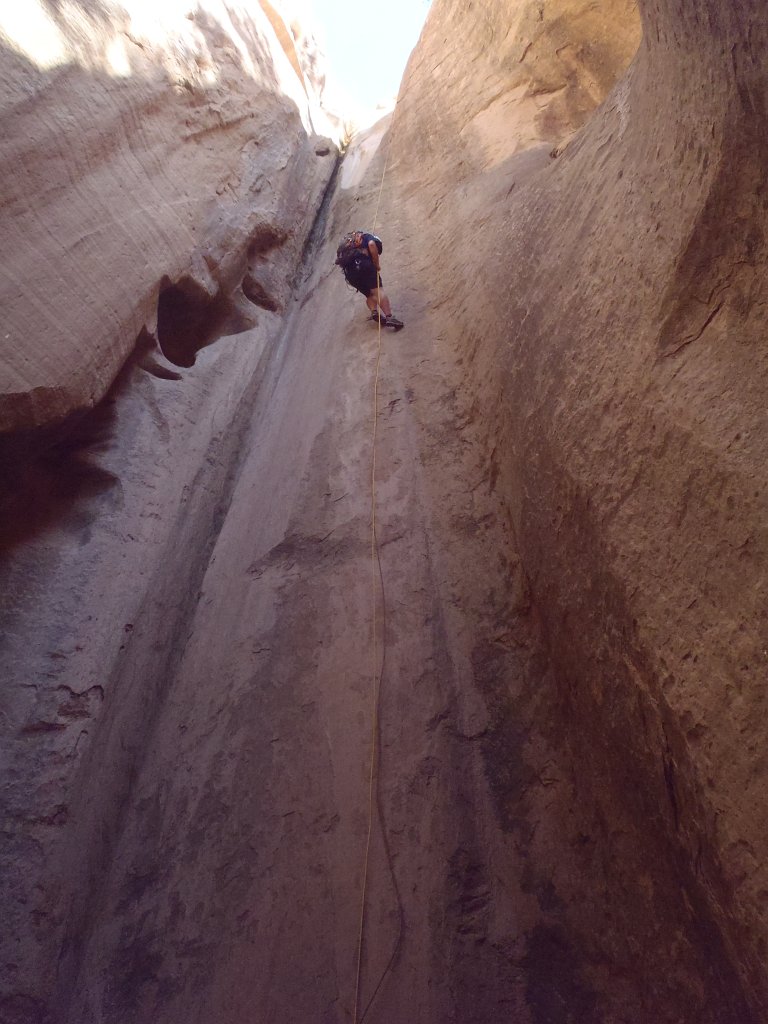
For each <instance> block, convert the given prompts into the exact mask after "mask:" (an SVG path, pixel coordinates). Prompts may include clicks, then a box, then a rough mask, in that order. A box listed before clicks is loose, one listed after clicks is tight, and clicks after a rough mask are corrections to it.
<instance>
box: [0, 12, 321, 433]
mask: <svg viewBox="0 0 768 1024" xmlns="http://www.w3.org/2000/svg"><path fill="white" fill-rule="evenodd" d="M29 7H30V11H31V12H32V13H34V12H35V11H36V21H34V22H33V25H34V29H35V34H34V35H32V36H31V37H30V38H27V36H26V34H25V33H24V32H23V31H22V27H23V25H24V21H23V19H22V20H21V22H19V19H18V17H17V16H16V15H15V13H12V12H11V11H8V12H7V14H6V15H5V16H4V17H3V20H2V21H0V29H2V30H3V32H4V38H3V36H0V40H2V53H3V61H4V65H5V67H6V72H5V74H4V77H3V82H2V91H0V124H2V135H1V137H2V145H0V170H1V171H2V177H3V199H4V205H3V216H2V226H3V237H4V243H5V244H4V255H3V257H2V267H3V273H2V285H1V286H0V287H2V292H1V293H0V302H2V306H3V313H4V317H3V323H4V327H3V331H2V333H1V334H0V365H1V366H2V374H1V375H0V431H8V430H10V429H19V428H22V427H23V428H27V427H35V426H39V425H41V424H46V423H50V422H54V421H56V420H60V419H62V418H63V417H64V416H65V415H67V414H68V413H71V412H73V411H76V410H83V409H87V408H90V407H92V406H93V405H94V404H95V403H96V402H98V401H99V400H100V399H101V398H102V397H103V396H104V394H105V392H106V391H107V388H108V387H109V385H110V384H111V383H112V381H113V380H114V379H115V377H116V375H117V373H118V371H119V369H120V367H121V366H122V365H123V364H124V363H125V361H126V359H127V357H128V355H129V354H130V352H131V351H132V350H133V347H134V344H135V342H136V339H137V337H138V336H139V335H140V333H141V332H142V331H145V332H148V333H149V334H150V335H153V336H156V335H157V332H158V330H159V333H160V338H159V341H160V344H161V346H162V345H163V341H164V339H163V337H162V335H163V331H164V328H165V330H166V331H167V332H169V333H170V334H171V335H173V334H174V332H175V331H176V324H175V318H176V317H177V315H178V307H179V305H180V304H183V305H185V307H186V308H187V310H188V312H187V313H186V314H185V316H184V318H183V321H184V322H183V323H182V324H181V325H180V327H181V329H182V330H183V332H184V334H185V336H187V339H188V340H187V341H186V342H185V344H186V346H187V347H188V348H189V349H190V351H188V352H186V353H184V354H181V358H182V359H183V360H185V361H186V362H187V363H188V362H189V361H191V360H192V359H193V358H194V350H195V349H196V348H197V347H199V346H200V345H203V344H205V343H207V342H208V341H209V340H210V339H211V338H212V337H215V336H216V335H217V333H218V334H220V333H221V332H222V329H224V330H229V331H230V332H231V330H232V329H233V328H234V326H235V323H233V321H232V319H231V317H232V315H235V317H237V315H238V313H239V314H240V319H241V320H242V321H243V323H241V326H243V325H245V326H247V325H248V321H249V317H250V319H251V321H253V319H254V316H253V315H252V314H256V310H255V308H253V307H251V308H249V303H248V302H247V301H245V300H243V298H242V292H239V284H240V281H241V280H242V278H243V275H244V273H246V272H247V271H248V264H249V262H253V263H256V264H257V265H258V264H261V263H265V262H267V261H268V262H269V263H271V264H275V263H276V264H277V273H276V274H275V277H285V276H286V274H290V272H292V268H293V266H294V265H295V262H296V259H297V254H298V253H300V251H301V246H302V244H303V242H304V239H305V238H306V235H307V231H308V225H311V223H312V218H313V216H314V212H315V209H316V206H317V197H318V194H321V193H322V189H323V187H324V184H325V183H326V182H327V180H328V178H329V176H330V173H331V171H332V169H333V159H334V156H333V154H334V153H335V147H334V145H333V144H332V143H331V142H330V140H327V139H326V140H322V139H320V138H313V137H312V135H313V133H314V132H315V131H320V132H322V133H323V134H324V135H327V134H328V133H329V132H332V131H333V128H332V127H331V124H330V122H329V120H328V118H327V117H325V115H324V114H323V111H322V110H321V108H320V106H319V97H318V94H317V91H316V88H315V84H316V83H315V82H313V81H312V80H311V79H309V78H307V77H305V75H304V72H303V67H304V66H307V67H308V57H307V55H306V52H304V51H306V46H305V47H304V50H303V51H302V52H303V53H304V56H303V58H302V60H303V64H302V63H300V62H299V59H298V57H297V54H296V49H295V46H294V43H293V38H292V36H291V33H290V30H289V29H288V28H287V26H286V25H285V24H284V23H283V21H282V18H281V15H280V12H279V10H277V9H276V8H275V6H273V5H272V4H267V3H265V4H264V5H263V8H264V9H263V10H262V7H261V6H259V4H250V5H243V4H227V3H218V2H213V3H209V4H201V5H198V6H197V7H196V8H195V9H194V11H191V13H189V14H188V16H187V17H184V16H183V12H182V11H180V10H179V8H178V5H174V4H172V3H170V2H167V3H158V4H156V5H152V11H151V12H150V11H149V8H148V5H145V4H141V3H139V2H132V0H127V2H126V3H125V4H124V5H120V4H110V5H106V6H103V7H102V6H101V5H96V6H94V5H88V4H85V3H82V4H81V3H76V4H71V5H69V6H68V7H66V8H63V7H61V6H60V5H55V6H54V5H49V6H46V7H43V6H42V5H41V6H40V8H39V9H38V8H37V4H36V3H33V4H31V5H29ZM44 12H45V13H44ZM277 31H279V33H280V36H279V38H278V35H277ZM44 44H45V46H44ZM308 132H309V136H308ZM316 150H322V151H323V152H324V153H325V156H318V155H317V154H316ZM281 249H282V250H283V251H279V250H281ZM257 269H258V268H257ZM238 295H239V299H238ZM284 299H285V294H283V295H280V294H276V295H275V296H274V297H273V301H274V302H275V303H277V304H279V303H280V302H282V301H284ZM259 301H260V300H259V299H257V300H256V302H257V304H258V303H259ZM228 318H229V320H230V322H229V324H228V326H227V320H228ZM158 320H159V321H160V323H159V325H158ZM190 328H191V330H190ZM170 348H171V352H170V353H169V355H170V357H171V359H172V360H174V361H177V360H176V356H177V355H179V353H177V352H176V351H175V349H176V346H175V343H174V341H173V337H171V340H170Z"/></svg>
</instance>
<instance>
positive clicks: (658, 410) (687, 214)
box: [394, 0, 768, 1021]
mask: <svg viewBox="0 0 768 1024" xmlns="http://www.w3.org/2000/svg"><path fill="white" fill-rule="evenodd" d="M513 7H514V8H515V9H517V5H508V4H501V3H500V4H498V5H492V10H489V11H488V13H487V15H486V19H485V24H484V25H481V22H482V19H481V18H477V19H476V20H474V21H473V20H472V14H471V12H468V11H465V12H463V13H462V12H461V11H460V10H459V9H460V8H463V5H458V4H456V5H452V4H450V3H447V2H446V3H444V4H438V5H437V6H436V7H435V10H434V11H433V13H432V16H431V18H430V21H429V23H428V26H427V30H426V32H425V35H424V38H423V39H422V44H421V47H420V50H419V52H418V54H417V55H416V56H415V57H414V58H413V60H412V62H411V65H410V72H409V76H408V77H407V80H406V83H405V85H404V87H403V90H402V93H401V109H402V111H403V112H405V113H406V114H407V116H403V117H402V118H401V121H400V125H399V128H398V129H396V134H395V139H394V149H395V152H396V153H397V154H398V155H399V160H398V161H397V162H396V164H395V170H394V173H395V174H398V175H400V176H403V177H405V176H406V175H407V174H408V167H409V165H410V163H411V159H412V153H413V150H414V148H415V147H416V146H418V145H419V138H420V136H419V132H418V129H419V127H422V128H423V127H424V126H425V125H428V126H429V128H428V130H429V134H430V146H429V147H422V149H421V150H420V159H419V167H418V180H419V181H422V182H428V181H434V180H446V179H449V180H450V178H451V169H450V164H451V160H450V158H449V159H446V155H445V154H446V153H448V152H453V150H452V147H453V145H454V142H455V140H456V138H457V136H458V137H461V136H462V135H467V134H469V133H474V132H475V131H481V130H482V128H481V120H480V115H479V114H478V113H477V111H478V108H479V106H480V104H479V103H478V102H477V101H476V99H475V97H474V92H473V90H472V89H471V87H465V88H464V90H463V94H462V95H461V96H457V89H456V79H457V78H458V79H461V78H462V70H461V68H459V69H456V65H454V66H453V70H450V69H449V70H448V71H446V72H445V75H446V76H447V78H448V80H447V81H445V82H444V81H443V79H442V78H441V73H442V72H440V71H437V72H435V79H434V82H433V83H431V84H430V87H429V89H428V88H427V82H428V80H430V74H431V63H432V61H433V60H434V58H435V56H436V54H437V53H439V52H440V50H441V46H442V44H443V41H444V39H445V38H446V36H448V34H449V32H448V25H449V20H448V19H449V18H451V17H453V18H454V19H456V20H454V21H453V22H451V27H452V31H450V36H451V38H453V39H462V41H463V40H464V39H465V38H467V37H468V35H469V34H470V33H471V32H473V31H474V32H475V33H479V34H482V35H484V38H485V39H487V40H490V39H491V38H492V37H493V36H495V37H496V38H500V36H501V33H502V32H503V28H504V26H505V25H506V24H508V23H509V20H510V10H509V9H510V8H513ZM640 11H641V14H642V19H643V42H642V45H641V46H640V49H639V52H638V54H637V57H636V58H635V59H634V61H633V63H632V66H631V68H630V69H629V71H628V73H627V75H626V76H625V77H624V78H623V79H622V80H621V81H620V83H619V84H618V86H617V87H616V88H615V89H614V91H613V92H612V93H611V95H610V97H609V98H608V99H607V101H606V102H605V103H604V105H603V106H602V107H601V108H600V110H599V111H598V112H597V113H596V114H595V115H594V116H593V117H592V119H591V120H590V121H589V123H588V125H587V127H586V128H585V129H584V130H583V131H582V132H580V133H579V134H578V135H577V136H576V138H575V140H574V141H573V142H572V143H571V145H570V146H569V147H568V149H567V150H566V151H565V152H564V154H563V155H562V156H561V157H560V158H559V159H556V160H552V159H551V158H550V157H549V155H548V154H547V153H545V151H543V149H542V150H540V151H538V155H537V151H535V150H532V151H530V152H529V153H524V154H520V155H518V156H517V157H512V158H510V159H509V160H507V162H506V163H504V164H501V165H499V167H497V168H492V169H487V168H488V164H489V161H488V159H487V158H486V157H483V158H482V160H481V164H482V166H481V167H480V169H479V170H478V166H477V165H478V161H477V160H475V161H474V162H472V163H470V160H471V157H469V156H467V155H466V151H465V150H464V149H461V150H460V151H459V156H460V158H461V159H463V160H464V162H465V164H464V169H463V173H462V175H461V177H462V185H461V190H460V192H459V193H458V194H457V193H456V192H454V193H453V194H452V201H451V202H450V203H449V201H448V198H449V195H450V193H449V191H447V190H446V192H445V193H443V191H442V190H440V191H439V192H438V195H437V196H436V198H435V200H434V201H433V204H432V206H433V210H432V211H430V212H427V213H425V214H424V215H422V216H421V217H420V219H419V220H418V221H417V222H416V225H415V228H414V230H415V231H417V232H421V233H422V244H423V246H424V248H425V249H426V250H429V249H430V247H431V248H432V251H435V250H439V252H440V254H441V258H440V273H439V275H437V277H436V279H431V280H430V282H429V285H427V283H426V279H425V280H424V284H423V287H425V288H427V287H429V289H430V296H431V297H434V301H435V302H437V301H439V297H444V296H447V295H449V294H450V296H451V297H450V300H446V302H447V304H446V305H445V306H444V307H443V315H444V316H445V317H447V318H448V320H450V321H451V324H452V326H451V327H449V328H447V329H446V334H447V337H446V345H447V346H449V347H450V351H451V353H452V355H453V356H454V357H455V358H456V360H457V361H458V362H460V363H461V365H462V369H463V372H464V374H465V377H466V380H465V381H464V382H463V384H462V385H461V392H462V393H463V394H464V405H463V407H466V408H468V409H470V410H473V411H474V415H476V416H480V417H481V418H482V426H481V428H480V429H481V431H482V433H483V434H484V436H485V437H486V439H487V440H486V443H487V446H488V448H489V450H492V451H493V452H494V453H495V454H494V457H493V460H492V461H493V462H494V463H497V464H499V468H498V469H497V470H496V471H495V472H496V473H497V474H498V479H499V481H500V482H499V484H498V486H502V483H501V481H502V480H503V481H504V485H503V486H504V494H505V499H506V501H507V502H508V504H509V507H510V509H511V511H512V515H513V522H514V530H515V535H516V537H517V541H518V544H519V551H520V556H521V558H522V559H523V563H524V566H525V569H526V574H527V578H528V579H529V581H530V584H531V593H532V599H533V602H534V605H535V608H536V611H537V614H538V616H540V620H541V628H542V644H543V648H544V651H545V652H546V657H547V659H548V663H549V664H550V665H551V671H552V672H553V673H554V674H555V677H556V682H554V683H553V685H552V688H551V690H549V691H548V700H549V701H550V702H551V703H550V705H549V709H548V714H547V718H548V722H549V728H550V730H551V732H552V733H557V732H558V731H559V732H560V733H561V734H562V735H564V736H567V744H568V746H569V747H570V748H571V750H572V752H573V753H574V755H575V757H576V762H575V763H576V764H578V766H579V769H578V776H577V777H576V778H575V779H574V780H573V787H574V789H573V794H574V800H575V801H577V802H580V803H582V805H583V806H585V807H586V806H591V807H592V808H593V812H592V813H593V814H594V816H595V818H594V820H595V822H597V821H598V820H602V821H604V822H611V823H612V828H613V829H614V838H613V840H612V841H611V842H612V844H615V846H614V850H613V853H612V857H613V858H614V868H615V869H616V870H618V873H619V874H620V873H621V869H620V868H618V865H619V864H621V863H622V862H623V863H624V864H625V865H630V864H632V863H633V861H635V857H636V855H633V854H632V853H631V852H630V849H629V848H630V847H631V846H634V847H635V850H640V849H643V843H645V842H648V841H649V839H648V837H650V836H654V835H656V836H662V835H663V836H665V840H664V842H665V844H666V850H667V852H666V853H665V855H664V856H665V858H668V859H669V863H671V864H673V865H674V869H673V871H674V875H675V879H676V880H675V881H674V883H673V884H672V886H671V888H670V892H674V890H675V889H677V891H678V893H679V894H681V895H682V898H683V899H684V900H685V901H686V903H687V904H688V905H689V907H690V908H691V910H690V915H689V917H690V920H691V921H692V922H694V924H695V927H696V928H698V929H703V931H702V933H701V939H700V942H702V943H703V946H701V949H702V950H703V954H702V955H703V956H704V961H705V963H708V967H707V969H708V970H710V971H712V972H722V977H728V976H730V979H731V980H730V981H729V982H728V983H727V985H726V989H730V990H731V991H732V992H733V991H736V990H737V989H738V988H739V987H742V991H743V993H744V996H743V998H744V999H745V1000H746V1002H747V1003H748V1004H749V1005H750V1006H751V1007H752V1009H751V1011H749V1010H747V1009H746V1008H745V1007H744V1006H742V1007H741V1009H738V1008H735V1007H734V1006H732V1007H731V1008H730V1009H728V1010H727V1009H721V1010H720V1011H714V1010H712V1009H711V1007H710V1009H709V1010H705V1009H704V1006H703V1005H702V1003H701V996H698V997H695V998H693V996H692V998H693V1002H691V1003H689V1005H688V1008H687V1009H685V1007H684V1006H683V1005H682V1004H681V1006H680V1009H679V1011H678V1012H679V1013H680V1014H681V1015H682V1016H681V1019H704V1016H705V1014H706V1013H710V1014H713V1018H712V1019H717V1020H729V1021H730V1020H741V1019H747V1018H748V1017H749V1016H750V1013H751V1014H754V1019H758V1020H763V1019H765V1014H766V1012H768V987H767V986H768V975H766V970H765V949H766V942H767V941H768V931H767V928H768V918H766V905H765V899H764V896H765V892H766V873H765V864H766V854H767V853H768V850H766V842H767V841H768V829H766V821H767V820H768V805H767V803H766V795H765V794H766V769H765V765H764V763H763V758H762V755H761V754H760V751H761V750H763V749H764V747H765V744H766V738H767V737H766V731H765V730H766V724H765V714H764V702H765V695H764V681H765V678H766V667H767V665H766V658H767V657H768V656H767V655H766V618H765V596H766V595H765V560H766V532H765V524H766V484H767V483H768V481H767V480H766V473H765V466H764V459H763V456H762V452H763V449H764V447H765V440H766V429H767V427H768V422H767V421H766V414H765V410H766V389H765V351H764V349H763V348H762V347H761V345H760V340H761V339H762V338H764V337H765V332H766V304H765V296H766V283H765V282H766V278H765V263H766V248H765V228H766V210H767V208H766V201H765V195H764V188H763V183H762V177H763V175H764V169H765V167H766V155H767V154H766V141H765V140H766V96H767V95H768V77H767V76H768V69H767V68H766V64H765V61H764V59H763V54H764V52H765V46H766V39H767V37H766V31H767V27H768V21H767V19H766V15H765V11H764V10H763V9H762V7H761V5H759V4H758V3H746V4H743V5H740V6H739V8H738V10H737V9H736V8H734V7H732V6H730V7H723V6H722V5H720V4H717V3H715V2H708V0H705V2H702V3H698V4H696V5H694V6H693V7H691V6H690V5H687V4H684V3H679V2H675V0H646V2H641V3H640ZM472 26H474V28H473V27H472ZM518 42H519V45H521V46H522V45H523V43H524V40H519V41H518ZM496 52H497V51H496V50H495V49H492V48H491V46H490V44H489V45H488V47H487V48H483V50H482V52H481V47H480V45H479V43H476V47H475V50H474V51H473V52H471V53H469V54H467V55H465V59H466V60H467V61H470V62H473V61H474V62H478V63H479V64H480V65H481V66H487V65H492V63H493V60H494V58H495V55H496ZM521 52H522V51H521ZM529 52H530V51H529ZM568 52H574V53H577V52H578V46H576V47H575V48H574V49H573V50H572V51H568ZM427 55H429V57H428V58H427ZM526 60H527V57H526ZM524 63H525V62H524ZM449 67H450V65H449ZM464 74H466V73H464ZM464 80H465V81H468V79H467V78H466V77H465V78H464ZM517 80H518V79H517V75H513V76H510V80H509V81H510V83H511V82H512V81H515V82H516V81H517ZM424 97H428V98H427V99H424ZM422 104H423V106H422ZM531 135H533V133H531ZM496 140H497V133H496V131H495V129H493V128H492V129H491V137H490V142H489V143H488V145H484V144H483V140H482V139H480V140H479V142H478V143H477V145H476V146H475V147H474V152H475V153H479V154H483V153H484V151H486V150H488V149H489V148H490V147H491V146H495V145H496ZM513 148H514V147H513V145H510V146H509V148H508V152H511V151H512V149H513ZM430 149H431V150H432V152H434V153H435V157H434V158H433V159H432V161H431V162H430V157H429V150H430ZM537 160H538V163H536V161H537ZM490 162H491V163H492V162H493V161H490ZM446 164H448V165H449V166H448V169H446ZM473 172H474V176H473ZM415 189H416V186H415V185H414V186H411V190H412V191H413V192H414V195H413V199H412V201H411V202H410V203H409V207H408V212H409V215H410V216H412V217H414V218H416V217H417V216H418V214H417V212H416V211H417V208H418V207H419V205H420V200H419V196H418V193H417V192H416V191H415ZM435 207H436V209H435ZM458 209H460V210H461V216H460V217H459V216H458V214H457V210H458ZM420 283H421V279H420V278H419V277H418V276H416V278H415V284H416V285H419V284H420ZM435 289H437V294H435ZM480 396H482V397H480ZM479 403H482V410H483V411H482V413H481V412H480V405H479ZM603 827H605V826H603ZM593 836H594V831H593V830H589V831H587V830H584V831H583V833H580V834H575V833H573V834H571V837H570V841H571V843H573V844H576V843H578V842H579V841H582V840H583V842H584V844H585V849H587V850H588V849H589V848H590V844H591V843H592V841H593ZM652 841H653V842H655V840H652ZM533 849H534V850H536V844H535V843H534V845H533ZM536 852H537V853H538V855H539V856H543V854H542V851H541V850H538V851H536ZM635 863H636V869H637V877H638V878H639V879H642V880H643V882H642V884H643V885H645V886H647V890H648V891H647V901H648V902H649V905H655V906H656V907H657V909H658V901H659V898H660V892H661V889H662V888H663V884H664V883H663V882H662V881H660V877H659V875H656V877H654V872H653V870H652V869H651V855H650V851H649V850H648V849H647V848H646V849H645V850H644V855H642V856H641V857H640V858H639V862H638V861H635ZM612 870H614V869H612ZM627 881H628V880H627V879H626V878H625V880H624V882H622V883H621V884H622V887H624V886H625V885H626V888H625V890H624V891H625V895H624V897H622V899H621V900H620V901H619V902H622V903H624V913H625V914H626V915H627V917H626V919H625V924H624V927H626V928H628V929H631V928H634V929H636V928H637V924H636V922H637V921H638V920H639V919H640V917H641V908H640V905H639V903H642V902H643V900H640V901H639V903H634V899H635V898H634V897H630V896H629V891H630V888H631V887H630V886H629V885H628V884H627ZM572 897H573V894H570V895H568V894H566V893H564V892H561V898H563V899H565V900H566V901H567V900H568V899H570V898H572ZM574 912H575V911H574ZM633 914H634V915H635V924H634V925H632V924H631V923H630V919H631V917H632V915H633ZM620 915H621V911H620V910H619V909H618V907H616V906H614V907H612V909H611V911H610V915H609V919H610V920H606V921H604V922H603V923H602V924H601V925H600V927H599V928H597V927H595V925H594V922H593V924H592V925H591V929H592V930H591V932H590V934H589V935H584V934H582V935H581V938H580V942H581V940H583V943H582V944H581V950H582V954H583V955H586V956H587V957H588V958H589V957H591V958H592V961H593V964H597V963H600V962H601V961H602V960H603V957H604V956H605V955H606V945H612V946H614V951H613V953H612V954H611V955H612V956H614V957H615V956H616V955H617V952H616V950H617V949H618V948H620V946H621V944H622V941H623V940H620V939H619V937H618V935H617V933H616V931H615V925H616V923H617V922H618V919H619V917H620ZM683 916H685V915H683ZM611 922H612V923H611ZM601 929H602V935H601V934H600V931H601ZM636 942H637V933H636V934H635V936H634V938H633V940H632V944H633V948H634V944H635V943H636ZM686 942H691V939H690V937H689V938H688V939H687V940H686ZM693 944H695V943H693ZM632 955H633V954H632V952H631V950H630V949H628V950H627V953H626V962H627V964H628V963H629V961H630V960H631V958H632ZM668 956H669V962H672V961H673V960H674V959H675V958H674V955H673V954H672V952H671V950H668ZM725 965H727V966H725ZM662 971H663V968H662V965H661V964H659V972H660V974H661V972H662ZM737 979H738V981H737ZM674 984H676V985H678V986H681V985H682V982H681V978H680V976H677V977H676V978H675V982H674ZM690 984H691V983H690V982H689V983H688V985H689V986H690ZM698 984H700V982H696V983H693V986H692V988H690V987H689V993H690V994H691V995H692V993H693V991H694V989H695V988H696V987H697V986H698ZM666 998H667V1006H668V1007H671V1006H673V1005H674V1004H675V997H674V996H673V995H672V994H671V993H668V994H667V997H666ZM719 998H722V995H721V996H720V997H719ZM694 1006H695V1007H696V1009H695V1010H694V1009H693V1008H692V1007H694ZM656 1012H658V1011H656ZM718 1014H719V1015H718ZM651 1016H654V1015H653V1014H652V1015H651ZM611 1019H613V1018H611ZM629 1019H646V1018H644V1017H643V1016H642V1014H640V1015H639V1017H633V1016H632V1014H631V1013H630V1015H629ZM648 1019H650V1017H649V1018H648ZM707 1019H709V1018H707ZM750 1019H751V1017H750Z"/></svg>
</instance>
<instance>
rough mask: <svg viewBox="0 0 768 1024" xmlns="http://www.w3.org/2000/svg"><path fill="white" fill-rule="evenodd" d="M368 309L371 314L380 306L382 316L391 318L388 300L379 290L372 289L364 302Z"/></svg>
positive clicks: (390, 307)
mask: <svg viewBox="0 0 768 1024" xmlns="http://www.w3.org/2000/svg"><path fill="white" fill-rule="evenodd" d="M365 302H366V305H367V306H368V309H370V311H371V312H372V313H375V312H376V307H377V306H381V311H382V313H383V314H384V316H392V306H391V305H390V302H389V299H388V298H387V296H386V295H385V294H384V292H383V291H382V290H381V289H380V288H373V289H372V290H371V291H370V292H369V293H368V297H367V298H366V300H365Z"/></svg>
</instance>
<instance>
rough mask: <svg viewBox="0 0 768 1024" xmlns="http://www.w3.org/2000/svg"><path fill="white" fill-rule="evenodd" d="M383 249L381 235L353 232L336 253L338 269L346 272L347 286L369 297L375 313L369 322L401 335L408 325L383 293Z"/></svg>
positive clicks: (368, 301) (369, 302)
mask: <svg viewBox="0 0 768 1024" xmlns="http://www.w3.org/2000/svg"><path fill="white" fill-rule="evenodd" d="M383 249H384V246H383V243H382V241H381V239H380V238H379V237H378V235H374V234H371V232H370V231H351V232H350V233H349V234H347V235H345V236H344V238H342V240H341V243H340V244H339V247H338V249H337V250H336V265H337V266H339V267H341V269H342V270H343V272H344V277H345V278H346V280H347V283H348V284H351V285H352V287H353V288H356V289H357V291H359V292H360V294H361V295H364V296H365V303H366V305H367V306H368V309H370V311H371V315H370V318H369V319H371V320H373V321H374V322H377V321H378V323H380V324H381V326H382V327H391V328H392V329H393V330H395V331H399V330H401V329H402V328H403V327H404V326H405V325H404V323H403V321H402V320H398V319H397V317H396V316H393V315H392V306H391V305H390V301H389V298H388V297H387V296H386V295H385V294H384V292H383V291H382V284H383V281H382V278H381V263H380V256H381V253H382V251H383Z"/></svg>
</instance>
